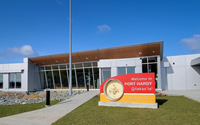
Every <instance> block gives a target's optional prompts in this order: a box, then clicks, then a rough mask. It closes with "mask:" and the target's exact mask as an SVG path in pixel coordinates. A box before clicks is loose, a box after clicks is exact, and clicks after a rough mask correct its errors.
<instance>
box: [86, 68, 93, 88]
mask: <svg viewBox="0 0 200 125" xmlns="http://www.w3.org/2000/svg"><path fill="white" fill-rule="evenodd" d="M85 81H86V85H89V88H90V89H93V88H94V85H93V76H92V69H90V68H88V69H85Z"/></svg>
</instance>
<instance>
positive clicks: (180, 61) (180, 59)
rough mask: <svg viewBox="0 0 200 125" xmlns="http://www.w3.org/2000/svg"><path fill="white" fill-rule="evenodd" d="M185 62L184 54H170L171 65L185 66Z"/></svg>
mask: <svg viewBox="0 0 200 125" xmlns="http://www.w3.org/2000/svg"><path fill="white" fill-rule="evenodd" d="M185 62H186V61H185V55H184V56H172V57H171V62H170V63H171V65H172V66H185ZM173 63H174V64H173Z"/></svg>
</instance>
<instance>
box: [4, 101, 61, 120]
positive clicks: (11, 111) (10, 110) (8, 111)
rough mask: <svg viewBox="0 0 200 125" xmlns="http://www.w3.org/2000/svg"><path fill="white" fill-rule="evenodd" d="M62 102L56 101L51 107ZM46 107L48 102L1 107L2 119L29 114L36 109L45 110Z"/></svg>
mask: <svg viewBox="0 0 200 125" xmlns="http://www.w3.org/2000/svg"><path fill="white" fill-rule="evenodd" d="M58 102H60V101H58V100H54V101H51V103H50V104H51V105H55V104H56V103H58ZM45 105H46V102H41V103H32V104H24V105H5V106H0V118H1V117H5V116H10V115H15V114H19V113H23V112H28V111H32V110H36V109H41V108H44V107H45Z"/></svg>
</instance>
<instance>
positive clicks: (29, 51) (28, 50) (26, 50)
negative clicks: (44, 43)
mask: <svg viewBox="0 0 200 125" xmlns="http://www.w3.org/2000/svg"><path fill="white" fill-rule="evenodd" d="M8 50H10V51H12V52H14V53H20V54H22V55H25V56H32V55H37V53H36V52H35V51H34V50H33V48H32V47H31V46H30V45H23V46H22V47H19V48H17V47H13V48H8Z"/></svg>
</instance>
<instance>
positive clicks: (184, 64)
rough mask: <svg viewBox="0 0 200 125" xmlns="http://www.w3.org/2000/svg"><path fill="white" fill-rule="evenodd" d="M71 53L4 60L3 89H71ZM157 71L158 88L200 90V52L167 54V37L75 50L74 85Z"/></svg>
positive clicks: (0, 84)
mask: <svg viewBox="0 0 200 125" xmlns="http://www.w3.org/2000/svg"><path fill="white" fill-rule="evenodd" d="M68 63H69V54H68V53H62V54H55V55H47V56H38V57H31V58H24V60H23V63H16V64H0V91H39V90H44V89H46V88H50V89H68V88H69V85H68V83H69V82H68V81H69V78H68V77H69V64H68ZM150 72H154V73H155V83H156V89H158V90H200V54H193V55H181V56H169V57H163V41H157V42H149V43H142V44H134V45H128V46H119V47H111V48H103V49H94V50H88V51H78V52H73V53H72V89H86V85H89V88H90V89H99V86H100V84H101V83H102V82H104V81H105V80H106V79H108V78H110V77H113V76H117V75H121V74H128V73H150Z"/></svg>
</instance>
